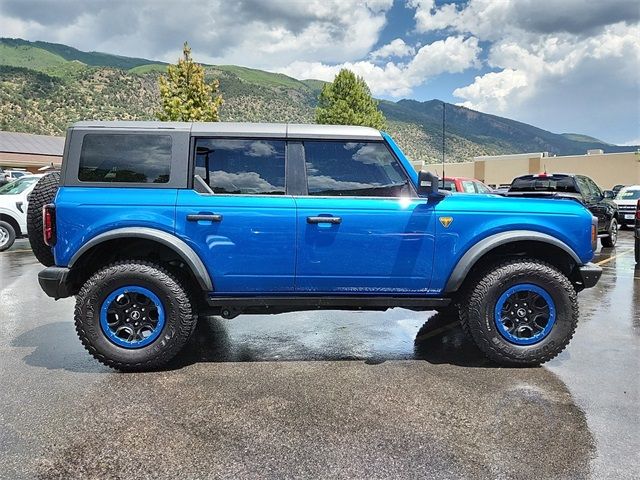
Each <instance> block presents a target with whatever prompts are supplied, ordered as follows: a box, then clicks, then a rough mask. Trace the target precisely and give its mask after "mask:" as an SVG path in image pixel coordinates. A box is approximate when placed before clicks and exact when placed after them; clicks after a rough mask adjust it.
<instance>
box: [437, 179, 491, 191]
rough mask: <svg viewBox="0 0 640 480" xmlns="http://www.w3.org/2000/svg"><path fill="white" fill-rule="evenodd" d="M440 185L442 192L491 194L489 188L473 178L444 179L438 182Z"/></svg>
mask: <svg viewBox="0 0 640 480" xmlns="http://www.w3.org/2000/svg"><path fill="white" fill-rule="evenodd" d="M440 185H441V188H442V189H443V190H448V191H450V192H458V193H492V192H493V190H491V189H490V188H489V187H487V186H486V185H485V184H484V183H482V182H481V181H480V180H476V179H475V178H465V177H444V180H440Z"/></svg>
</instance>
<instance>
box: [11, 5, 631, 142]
mask: <svg viewBox="0 0 640 480" xmlns="http://www.w3.org/2000/svg"><path fill="white" fill-rule="evenodd" d="M0 36H6V37H17V38H24V39H27V40H44V41H50V42H58V43H64V44H67V45H71V46H73V47H75V48H78V49H80V50H89V51H91V50H92V51H103V52H108V53H116V54H120V55H127V56H136V57H145V58H151V59H157V60H165V61H175V60H176V59H177V58H178V56H179V54H180V49H181V45H182V43H183V42H184V41H185V40H187V41H189V43H190V44H191V46H192V49H193V53H194V57H195V58H196V60H199V61H202V62H205V63H214V64H235V65H242V66H247V67H253V68H260V69H264V70H268V71H273V72H281V73H285V74H287V75H290V76H292V77H295V78H299V79H305V78H318V79H322V80H331V79H332V78H333V77H334V76H335V74H336V73H337V72H338V71H339V70H340V69H341V68H350V69H352V70H354V71H355V72H356V73H357V74H358V75H361V76H362V77H364V78H365V80H366V81H367V83H368V84H369V87H370V88H371V90H372V92H373V93H374V95H376V96H377V97H379V98H386V99H391V100H399V99H401V98H414V99H417V100H430V99H433V98H439V99H442V100H446V101H449V102H452V103H456V104H460V105H464V106H466V107H468V108H471V109H474V110H479V111H482V112H486V113H491V114H495V115H500V116H505V117H509V118H512V119H515V120H519V121H523V122H526V123H530V124H533V125H536V126H538V127H541V128H544V129H547V130H550V131H553V132H557V133H564V132H575V133H583V134H587V135H592V136H595V137H597V138H600V139H602V140H604V141H608V142H611V143H618V144H635V145H638V144H640V83H639V82H640V80H639V79H640V76H639V75H638V72H640V2H638V0H607V1H593V0H465V1H458V2H456V3H454V2H450V1H445V0H436V1H434V0H234V1H228V0H188V1H184V2H176V1H175V0H137V1H135V2H132V1H130V0H92V1H85V0H55V1H53V0H0Z"/></svg>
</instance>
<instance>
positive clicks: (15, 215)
mask: <svg viewBox="0 0 640 480" xmlns="http://www.w3.org/2000/svg"><path fill="white" fill-rule="evenodd" d="M40 177H42V175H25V176H23V177H21V178H19V179H17V180H15V181H13V182H11V183H7V184H6V185H3V186H2V187H0V252H2V251H4V250H7V249H8V248H10V247H11V245H13V242H15V240H16V238H20V237H24V236H26V235H27V203H28V196H29V194H30V193H31V190H33V187H35V186H36V183H37V182H38V180H40Z"/></svg>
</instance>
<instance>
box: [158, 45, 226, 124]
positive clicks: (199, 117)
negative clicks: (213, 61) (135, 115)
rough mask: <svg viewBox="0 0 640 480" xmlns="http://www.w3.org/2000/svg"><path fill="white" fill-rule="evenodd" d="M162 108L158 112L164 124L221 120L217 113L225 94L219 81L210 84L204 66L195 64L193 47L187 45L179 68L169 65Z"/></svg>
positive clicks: (163, 83) (162, 82)
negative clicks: (206, 78) (168, 122)
mask: <svg viewBox="0 0 640 480" xmlns="http://www.w3.org/2000/svg"><path fill="white" fill-rule="evenodd" d="M159 82H160V99H161V101H162V105H161V108H160V110H159V111H158V113H157V116H158V119H159V120H163V121H182V122H191V121H201V122H217V121H219V116H218V110H219V108H220V105H222V102H223V100H222V95H221V94H220V93H219V92H218V86H219V84H218V81H217V80H214V81H213V83H211V84H208V83H207V82H205V79H204V67H203V66H202V65H200V64H198V63H194V61H193V59H192V58H191V47H189V44H188V43H187V42H184V46H183V48H182V58H180V59H179V60H178V64H177V65H169V68H168V69H167V75H163V76H161V77H160V80H159Z"/></svg>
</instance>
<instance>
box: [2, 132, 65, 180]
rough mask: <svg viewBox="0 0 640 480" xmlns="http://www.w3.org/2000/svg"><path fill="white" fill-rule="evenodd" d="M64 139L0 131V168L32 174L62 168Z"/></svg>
mask: <svg viewBox="0 0 640 480" xmlns="http://www.w3.org/2000/svg"><path fill="white" fill-rule="evenodd" d="M63 150H64V137H53V136H48V135H33V134H31V133H18V132H3V131H0V167H3V168H5V169H12V168H21V169H26V170H29V171H31V172H35V171H37V170H38V169H39V168H41V167H45V166H51V165H53V166H54V167H60V163H61V162H62V152H63Z"/></svg>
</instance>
